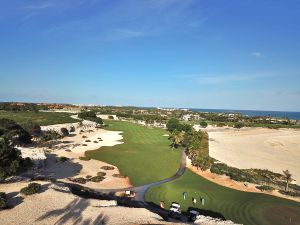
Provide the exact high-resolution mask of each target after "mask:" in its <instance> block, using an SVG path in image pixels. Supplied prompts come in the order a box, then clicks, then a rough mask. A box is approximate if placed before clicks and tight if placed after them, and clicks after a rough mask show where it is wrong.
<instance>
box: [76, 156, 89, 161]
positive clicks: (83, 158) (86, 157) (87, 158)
mask: <svg viewBox="0 0 300 225" xmlns="http://www.w3.org/2000/svg"><path fill="white" fill-rule="evenodd" d="M79 159H80V160H83V161H89V160H91V157H89V156H80V157H79Z"/></svg>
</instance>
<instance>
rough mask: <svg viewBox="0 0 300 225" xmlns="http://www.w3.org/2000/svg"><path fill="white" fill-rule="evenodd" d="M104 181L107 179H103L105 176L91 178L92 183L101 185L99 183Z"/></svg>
mask: <svg viewBox="0 0 300 225" xmlns="http://www.w3.org/2000/svg"><path fill="white" fill-rule="evenodd" d="M104 179H105V177H103V176H95V177H92V178H90V181H92V182H95V183H99V182H101V181H103V180H104Z"/></svg>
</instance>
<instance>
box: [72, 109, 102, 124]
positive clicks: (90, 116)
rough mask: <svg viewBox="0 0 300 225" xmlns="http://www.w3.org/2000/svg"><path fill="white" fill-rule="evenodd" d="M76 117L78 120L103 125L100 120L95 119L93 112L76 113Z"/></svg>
mask: <svg viewBox="0 0 300 225" xmlns="http://www.w3.org/2000/svg"><path fill="white" fill-rule="evenodd" d="M78 117H79V118H80V119H84V120H90V121H93V122H96V123H97V124H100V125H102V124H103V120H102V119H101V118H99V117H97V115H96V112H95V111H82V112H80V113H78Z"/></svg>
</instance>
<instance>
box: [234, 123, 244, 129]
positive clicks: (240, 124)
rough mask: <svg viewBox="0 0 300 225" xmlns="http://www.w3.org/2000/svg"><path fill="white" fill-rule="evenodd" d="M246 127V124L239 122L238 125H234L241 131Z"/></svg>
mask: <svg viewBox="0 0 300 225" xmlns="http://www.w3.org/2000/svg"><path fill="white" fill-rule="evenodd" d="M244 126H245V124H243V123H242V122H237V123H235V124H234V125H233V127H234V128H237V129H240V128H242V127H244Z"/></svg>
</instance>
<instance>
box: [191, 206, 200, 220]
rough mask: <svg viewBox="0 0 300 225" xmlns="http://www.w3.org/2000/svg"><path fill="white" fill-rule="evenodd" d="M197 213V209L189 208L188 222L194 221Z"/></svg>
mask: <svg viewBox="0 0 300 225" xmlns="http://www.w3.org/2000/svg"><path fill="white" fill-rule="evenodd" d="M199 215H200V213H199V212H198V211H196V210H193V209H191V210H189V211H188V220H189V221H190V222H195V221H196V219H197V217H198V216H199Z"/></svg>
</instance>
